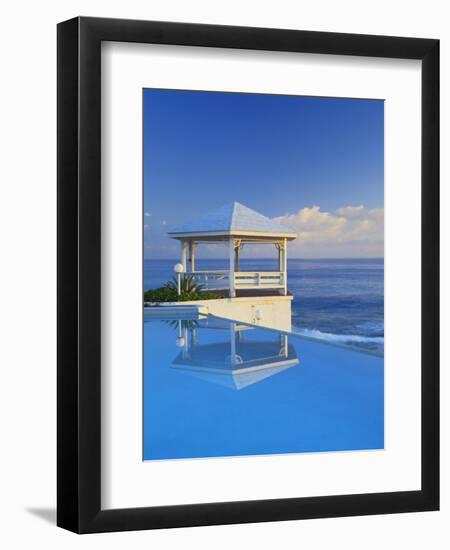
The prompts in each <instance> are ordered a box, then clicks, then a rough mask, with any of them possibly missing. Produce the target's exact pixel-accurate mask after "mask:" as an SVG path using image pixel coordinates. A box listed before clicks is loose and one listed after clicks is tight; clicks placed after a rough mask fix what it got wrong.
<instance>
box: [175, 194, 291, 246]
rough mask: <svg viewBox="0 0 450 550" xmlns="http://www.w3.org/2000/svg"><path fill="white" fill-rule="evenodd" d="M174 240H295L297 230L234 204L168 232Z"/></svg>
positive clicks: (237, 203) (236, 203)
mask: <svg viewBox="0 0 450 550" xmlns="http://www.w3.org/2000/svg"><path fill="white" fill-rule="evenodd" d="M168 234H169V235H170V236H171V237H173V238H175V239H176V238H180V237H195V236H213V235H214V236H221V235H235V236H239V235H243V236H245V235H257V236H259V237H274V236H277V237H283V238H287V239H295V237H296V236H297V235H296V233H295V231H294V230H293V229H291V228H289V227H286V226H285V225H283V224H281V223H279V222H277V221H276V220H273V219H270V218H267V217H266V216H263V215H262V214H260V213H259V212H255V210H252V209H251V208H248V207H247V206H244V205H243V204H240V203H239V202H232V203H230V204H226V205H225V206H222V207H221V208H219V209H217V210H214V211H213V212H209V213H207V214H204V215H203V216H200V217H199V218H197V219H196V220H192V221H191V222H187V223H184V224H181V225H178V226H177V227H175V228H174V229H172V231H169V233H168Z"/></svg>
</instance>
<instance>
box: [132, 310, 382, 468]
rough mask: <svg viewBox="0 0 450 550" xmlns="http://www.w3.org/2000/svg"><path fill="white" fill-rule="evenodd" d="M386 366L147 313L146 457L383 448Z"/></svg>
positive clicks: (224, 325) (258, 331)
mask: <svg viewBox="0 0 450 550" xmlns="http://www.w3.org/2000/svg"><path fill="white" fill-rule="evenodd" d="M383 376H384V375H383V358H381V357H378V356H376V355H374V354H369V353H364V352H358V351H353V350H349V349H345V348H342V347H336V346H334V345H330V344H326V343H320V342H317V341H312V340H308V339H305V338H303V337H300V336H293V335H285V334H283V333H281V332H278V331H274V330H268V329H262V328H249V327H247V326H243V325H239V324H236V323H232V322H230V321H225V320H221V319H217V318H213V317H211V316H209V317H207V318H204V319H191V320H176V319H163V320H161V319H159V320H156V319H150V318H148V314H144V434H143V438H144V441H143V443H144V452H143V455H144V459H145V460H158V459H178V458H199V457H218V456H242V455H261V454H282V453H304V452H319V451H349V450H363V449H382V448H383V446H384V391H383V385H384V381H383Z"/></svg>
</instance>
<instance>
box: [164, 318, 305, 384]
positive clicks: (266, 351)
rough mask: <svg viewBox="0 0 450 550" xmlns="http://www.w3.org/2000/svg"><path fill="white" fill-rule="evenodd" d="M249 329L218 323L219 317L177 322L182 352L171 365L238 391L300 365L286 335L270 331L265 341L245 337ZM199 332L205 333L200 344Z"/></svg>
mask: <svg viewBox="0 0 450 550" xmlns="http://www.w3.org/2000/svg"><path fill="white" fill-rule="evenodd" d="M207 330H210V331H211V330H215V331H216V332H218V333H219V334H218V335H217V336H216V337H215V338H214V339H211V338H210V337H208V336H209V335H208V334H205V332H206V331H207ZM252 330H254V329H253V327H249V326H247V325H241V324H239V323H229V324H225V325H222V326H220V320H219V319H211V318H208V319H206V320H202V321H198V322H197V323H196V324H195V323H192V324H190V322H189V321H178V338H177V345H178V346H179V347H181V351H180V353H179V355H178V356H177V357H176V358H175V359H174V361H173V363H172V367H173V368H175V369H177V370H182V371H184V372H187V373H189V374H191V375H194V376H196V377H199V378H202V379H203V380H206V381H209V382H214V383H217V384H221V385H225V386H228V387H231V388H233V389H237V390H240V389H242V388H245V387H247V386H249V385H251V384H255V383H257V382H260V381H261V380H264V379H265V378H268V377H269V376H273V375H275V374H278V373H280V372H282V371H284V370H286V369H288V368H290V367H293V366H296V365H298V364H299V362H300V360H299V358H298V355H297V352H296V349H295V347H294V346H293V345H292V344H290V343H289V337H288V335H287V334H285V333H282V332H279V333H276V332H271V333H269V335H268V337H267V339H264V340H261V339H258V340H252V339H251V338H249V339H247V338H246V337H245V334H246V333H247V332H250V333H251V331H252ZM198 333H203V335H204V336H206V338H205V340H206V342H204V343H201V341H200V340H201V339H202V338H201V336H200V338H199V334H198ZM220 336H223V337H222V338H221V337H220Z"/></svg>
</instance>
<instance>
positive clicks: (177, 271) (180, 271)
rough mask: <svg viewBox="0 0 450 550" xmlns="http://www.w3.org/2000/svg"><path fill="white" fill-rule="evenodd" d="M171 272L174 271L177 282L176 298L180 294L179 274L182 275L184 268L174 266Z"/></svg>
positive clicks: (179, 265) (181, 265) (178, 265)
mask: <svg viewBox="0 0 450 550" xmlns="http://www.w3.org/2000/svg"><path fill="white" fill-rule="evenodd" d="M173 270H174V271H175V273H176V274H177V281H178V296H180V294H181V274H182V273H183V271H184V266H183V264H175V265H174V266H173Z"/></svg>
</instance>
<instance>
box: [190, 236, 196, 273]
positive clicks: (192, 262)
mask: <svg viewBox="0 0 450 550" xmlns="http://www.w3.org/2000/svg"><path fill="white" fill-rule="evenodd" d="M189 263H190V269H191V273H194V271H195V242H194V241H189Z"/></svg>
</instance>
